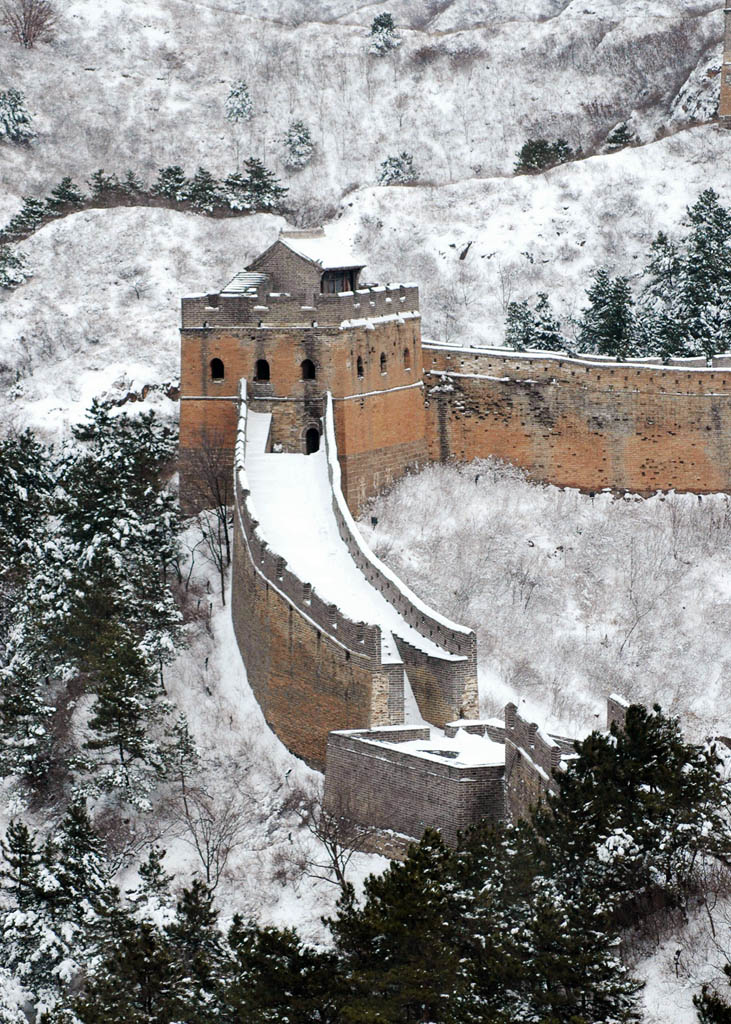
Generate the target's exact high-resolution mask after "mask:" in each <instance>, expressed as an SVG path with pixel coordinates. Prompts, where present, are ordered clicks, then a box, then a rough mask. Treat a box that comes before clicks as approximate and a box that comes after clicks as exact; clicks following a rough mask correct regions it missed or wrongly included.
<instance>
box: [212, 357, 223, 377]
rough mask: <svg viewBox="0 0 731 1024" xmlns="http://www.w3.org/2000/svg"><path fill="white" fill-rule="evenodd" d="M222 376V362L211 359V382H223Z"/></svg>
mask: <svg viewBox="0 0 731 1024" xmlns="http://www.w3.org/2000/svg"><path fill="white" fill-rule="evenodd" d="M223 376H224V369H223V360H222V359H211V380H223Z"/></svg>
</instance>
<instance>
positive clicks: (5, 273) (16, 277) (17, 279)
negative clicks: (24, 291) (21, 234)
mask: <svg viewBox="0 0 731 1024" xmlns="http://www.w3.org/2000/svg"><path fill="white" fill-rule="evenodd" d="M29 277H31V272H30V270H29V269H28V261H27V260H26V258H25V256H24V255H23V253H22V252H17V251H16V250H15V249H11V248H10V246H9V245H0V288H17V287H18V285H20V284H23V283H24V282H25V281H27V280H28V278H29Z"/></svg>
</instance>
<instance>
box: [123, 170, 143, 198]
mask: <svg viewBox="0 0 731 1024" xmlns="http://www.w3.org/2000/svg"><path fill="white" fill-rule="evenodd" d="M119 187H120V189H121V190H122V192H127V193H128V195H131V196H138V195H141V194H142V193H143V192H144V191H145V186H144V183H143V182H142V180H141V179H140V178H139V177H138V176H137V174H136V173H135V171H133V170H131V169H130V170H128V171H127V173H126V174H125V176H124V181H122V182H120V185H119Z"/></svg>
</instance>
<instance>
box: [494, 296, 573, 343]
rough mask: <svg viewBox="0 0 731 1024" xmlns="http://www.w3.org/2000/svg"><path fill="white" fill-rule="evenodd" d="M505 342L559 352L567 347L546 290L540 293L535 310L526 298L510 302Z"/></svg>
mask: <svg viewBox="0 0 731 1024" xmlns="http://www.w3.org/2000/svg"><path fill="white" fill-rule="evenodd" d="M505 344H506V345H507V346H508V347H509V348H514V349H517V350H518V351H523V350H525V349H529V348H538V349H545V350H548V351H552V352H555V351H556V350H557V349H564V348H566V341H565V339H564V336H563V333H562V331H561V325H560V323H559V322H558V320H557V319H556V316H555V314H554V312H553V310H552V309H551V304H550V302H549V299H548V295H547V294H546V293H545V292H539V293H538V295H537V297H536V302H535V305H534V306H533V308H532V309H531V307H530V305H529V304H528V302H526V301H525V300H524V301H522V302H511V303H510V304H509V305H508V312H507V316H506V319H505Z"/></svg>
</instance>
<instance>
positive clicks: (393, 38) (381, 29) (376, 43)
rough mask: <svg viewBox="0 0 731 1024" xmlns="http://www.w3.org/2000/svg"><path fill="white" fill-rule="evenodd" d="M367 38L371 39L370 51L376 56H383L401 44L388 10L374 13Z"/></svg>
mask: <svg viewBox="0 0 731 1024" xmlns="http://www.w3.org/2000/svg"><path fill="white" fill-rule="evenodd" d="M369 39H370V41H371V45H370V53H373V54H375V55H376V56H377V57H383V56H384V55H385V54H387V53H390V52H391V51H392V50H395V49H397V48H398V47H399V46H400V45H401V37H400V36H399V34H398V33H397V31H396V26H395V24H394V21H393V17H392V16H391V15H390V14H389V13H388V11H384V12H383V13H382V14H378V15H376V17H375V18H374V19H373V21H372V22H371V31H370V35H369Z"/></svg>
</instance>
